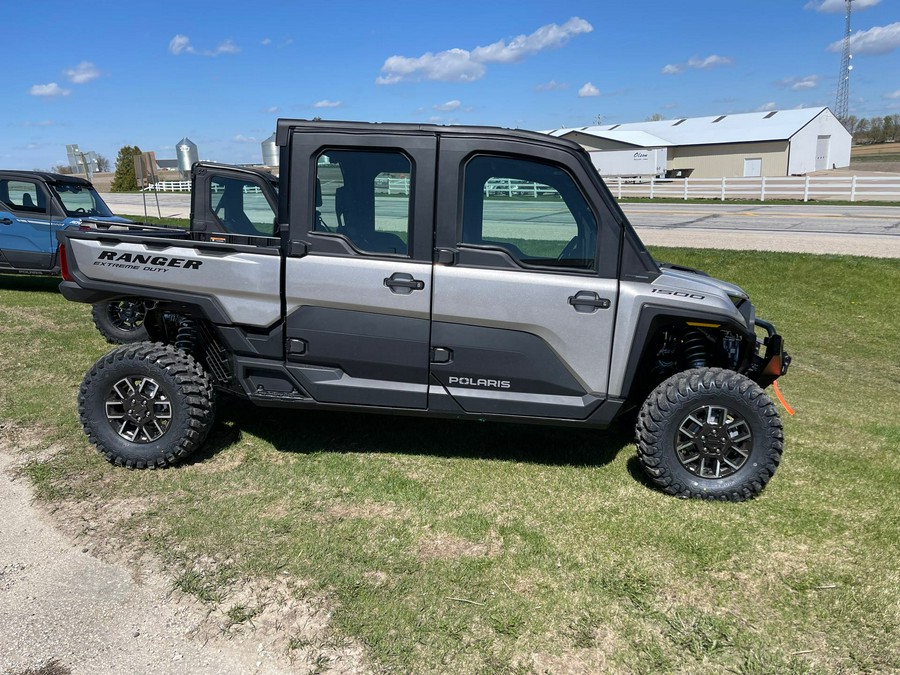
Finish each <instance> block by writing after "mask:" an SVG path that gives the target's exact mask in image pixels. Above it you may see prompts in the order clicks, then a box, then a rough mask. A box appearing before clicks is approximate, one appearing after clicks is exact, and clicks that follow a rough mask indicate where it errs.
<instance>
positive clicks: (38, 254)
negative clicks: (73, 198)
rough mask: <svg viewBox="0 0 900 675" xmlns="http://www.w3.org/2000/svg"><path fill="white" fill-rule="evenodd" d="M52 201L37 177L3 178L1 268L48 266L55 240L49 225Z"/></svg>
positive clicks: (0, 193) (0, 186) (0, 183)
mask: <svg viewBox="0 0 900 675" xmlns="http://www.w3.org/2000/svg"><path fill="white" fill-rule="evenodd" d="M50 215H51V201H50V198H49V195H48V194H47V191H46V189H45V188H44V186H43V185H41V183H39V182H37V181H32V180H27V179H25V178H21V179H20V178H4V179H0V269H2V268H3V267H7V268H9V267H12V268H13V269H18V270H49V269H50V268H51V266H52V264H53V259H54V252H55V250H56V240H55V239H54V238H53V233H52V232H51V228H50Z"/></svg>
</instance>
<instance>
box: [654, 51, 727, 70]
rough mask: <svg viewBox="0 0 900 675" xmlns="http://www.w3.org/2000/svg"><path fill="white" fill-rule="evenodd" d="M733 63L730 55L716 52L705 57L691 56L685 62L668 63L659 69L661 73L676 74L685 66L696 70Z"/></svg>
mask: <svg viewBox="0 0 900 675" xmlns="http://www.w3.org/2000/svg"><path fill="white" fill-rule="evenodd" d="M732 63H734V59H732V58H731V57H730V56H719V55H718V54H710V55H709V56H706V57H703V58H701V57H699V56H692V57H691V58H689V59H688V61H687V63H669V64H666V65H665V66H663V69H662V70H661V71H660V72H661V73H662V74H663V75H677V74H678V73H683V72H684V71H685V69H687V68H696V69H698V70H707V69H709V68H715V67H716V66H730V65H731V64H732Z"/></svg>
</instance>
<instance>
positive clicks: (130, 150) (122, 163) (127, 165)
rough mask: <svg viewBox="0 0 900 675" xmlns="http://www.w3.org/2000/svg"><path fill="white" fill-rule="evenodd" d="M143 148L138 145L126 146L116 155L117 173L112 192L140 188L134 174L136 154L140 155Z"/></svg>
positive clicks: (111, 188) (132, 190)
mask: <svg viewBox="0 0 900 675" xmlns="http://www.w3.org/2000/svg"><path fill="white" fill-rule="evenodd" d="M140 154H141V149H140V148H139V147H137V146H136V145H135V146H134V147H132V146H130V145H126V146H124V147H123V148H122V149H121V150H119V154H118V156H116V174H115V176H113V181H112V185H111V186H110V188H109V189H110V191H111V192H134V191H135V190H137V189H138V184H137V178H136V177H135V175H134V156H135V155H140Z"/></svg>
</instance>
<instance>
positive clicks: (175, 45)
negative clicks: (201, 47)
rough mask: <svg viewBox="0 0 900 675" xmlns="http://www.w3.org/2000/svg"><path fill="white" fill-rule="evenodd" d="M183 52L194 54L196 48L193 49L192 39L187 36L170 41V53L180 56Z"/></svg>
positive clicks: (180, 36) (176, 37) (178, 36)
mask: <svg viewBox="0 0 900 675" xmlns="http://www.w3.org/2000/svg"><path fill="white" fill-rule="evenodd" d="M181 52H187V53H188V54H193V53H194V48H193V47H191V39H190V38H189V37H188V36H187V35H176V36H175V37H173V38H172V39H171V40H169V53H170V54H174V55H175V56H178V55H179V54H180V53H181Z"/></svg>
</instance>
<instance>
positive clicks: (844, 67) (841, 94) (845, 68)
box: [834, 0, 853, 123]
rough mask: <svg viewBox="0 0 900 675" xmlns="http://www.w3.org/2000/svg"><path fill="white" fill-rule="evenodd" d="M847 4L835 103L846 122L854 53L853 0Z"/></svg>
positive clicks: (842, 120) (835, 107) (837, 115)
mask: <svg viewBox="0 0 900 675" xmlns="http://www.w3.org/2000/svg"><path fill="white" fill-rule="evenodd" d="M844 2H845V4H846V5H847V14H846V20H845V24H844V48H843V50H842V51H841V72H840V74H839V75H838V87H837V98H836V99H835V103H834V114H835V116H836V117H837V118H838V119H839V120H840V121H841V123H845V122H846V120H847V116H848V114H849V113H850V71H851V70H853V66H852V65H851V64H850V61H851V60H852V59H853V55H852V54H851V53H850V15H851V14H852V12H853V0H844Z"/></svg>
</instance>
